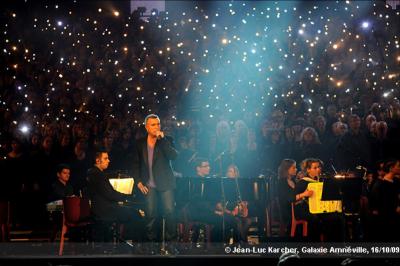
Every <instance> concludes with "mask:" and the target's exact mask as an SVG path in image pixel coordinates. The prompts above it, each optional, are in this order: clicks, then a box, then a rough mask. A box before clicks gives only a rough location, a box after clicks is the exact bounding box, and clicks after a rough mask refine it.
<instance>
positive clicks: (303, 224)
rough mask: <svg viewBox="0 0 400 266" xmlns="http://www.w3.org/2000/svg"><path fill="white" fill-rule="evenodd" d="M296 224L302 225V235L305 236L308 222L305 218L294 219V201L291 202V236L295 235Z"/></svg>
mask: <svg viewBox="0 0 400 266" xmlns="http://www.w3.org/2000/svg"><path fill="white" fill-rule="evenodd" d="M297 225H302V226H303V237H306V236H307V235H308V232H307V228H308V222H307V221H306V220H296V217H295V216H294V203H293V202H292V227H291V230H290V236H291V237H294V236H295V235H296V228H297Z"/></svg>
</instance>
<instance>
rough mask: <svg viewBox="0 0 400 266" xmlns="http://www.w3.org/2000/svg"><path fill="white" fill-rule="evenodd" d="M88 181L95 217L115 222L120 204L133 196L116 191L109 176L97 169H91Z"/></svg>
mask: <svg viewBox="0 0 400 266" xmlns="http://www.w3.org/2000/svg"><path fill="white" fill-rule="evenodd" d="M87 181H88V186H87V188H88V196H89V198H90V200H91V202H92V206H91V210H92V213H93V215H94V216H95V217H96V218H98V219H101V220H114V219H115V217H116V216H115V212H116V211H117V209H118V208H119V205H118V202H119V201H124V200H128V199H129V198H130V197H131V196H129V195H125V194H123V193H120V192H118V191H116V190H114V188H113V187H112V185H111V184H110V181H109V180H108V178H107V176H106V175H105V174H104V173H103V172H102V171H100V169H99V168H97V167H93V168H91V169H89V171H88V176H87Z"/></svg>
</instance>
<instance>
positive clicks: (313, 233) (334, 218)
mask: <svg viewBox="0 0 400 266" xmlns="http://www.w3.org/2000/svg"><path fill="white" fill-rule="evenodd" d="M322 166H323V163H322V161H321V160H320V159H316V158H307V159H305V160H303V161H302V162H301V170H302V171H303V174H304V176H303V177H302V178H301V179H300V180H299V181H298V182H297V183H296V185H295V194H296V199H295V208H294V212H295V217H296V219H298V220H307V221H308V236H309V238H310V240H311V241H318V240H319V239H320V236H321V234H323V235H324V237H325V238H326V239H325V240H326V241H335V242H341V241H343V240H344V235H345V228H344V218H343V215H342V214H341V213H337V212H332V213H321V214H312V213H310V211H309V205H308V198H309V197H310V196H312V194H313V192H310V191H311V190H308V188H307V187H308V184H310V183H312V182H318V181H319V178H320V176H321V173H322Z"/></svg>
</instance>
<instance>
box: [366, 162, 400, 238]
mask: <svg viewBox="0 0 400 266" xmlns="http://www.w3.org/2000/svg"><path fill="white" fill-rule="evenodd" d="M385 170H386V171H387V173H386V174H385V175H384V177H383V179H378V180H377V181H376V182H375V184H374V185H373V187H372V191H371V197H370V209H371V211H372V218H373V220H374V221H375V223H374V228H370V230H374V237H373V238H375V239H372V240H378V241H397V240H398V237H399V228H398V227H399V217H400V202H399V186H398V185H399V182H398V181H399V180H398V178H399V177H400V160H390V161H389V162H387V163H386V164H385Z"/></svg>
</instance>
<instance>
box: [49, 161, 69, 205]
mask: <svg viewBox="0 0 400 266" xmlns="http://www.w3.org/2000/svg"><path fill="white" fill-rule="evenodd" d="M70 174H71V168H70V167H69V166H68V165H66V164H59V165H57V180H56V181H55V182H54V183H53V184H52V185H51V191H50V196H49V201H56V200H62V199H63V198H64V197H68V196H72V195H74V189H73V187H72V186H71V184H70V183H69V182H68V181H69V177H70Z"/></svg>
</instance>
